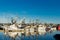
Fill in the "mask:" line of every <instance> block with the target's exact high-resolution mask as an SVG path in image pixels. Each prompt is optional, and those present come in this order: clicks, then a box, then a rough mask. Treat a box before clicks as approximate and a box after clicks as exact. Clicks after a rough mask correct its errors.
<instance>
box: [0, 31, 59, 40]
mask: <svg viewBox="0 0 60 40" xmlns="http://www.w3.org/2000/svg"><path fill="white" fill-rule="evenodd" d="M55 34H60V32H59V31H54V32H52V33H46V34H45V35H30V36H25V35H19V33H18V32H16V33H9V34H7V35H5V34H4V33H3V32H0V40H55V39H54V38H53V36H54V35H55ZM13 35H14V37H11V36H13Z"/></svg>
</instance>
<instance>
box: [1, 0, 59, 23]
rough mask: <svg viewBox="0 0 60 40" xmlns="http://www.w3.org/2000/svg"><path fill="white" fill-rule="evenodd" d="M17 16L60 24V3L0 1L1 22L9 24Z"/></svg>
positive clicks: (24, 0) (19, 0) (25, 0)
mask: <svg viewBox="0 0 60 40" xmlns="http://www.w3.org/2000/svg"><path fill="white" fill-rule="evenodd" d="M15 16H18V17H21V19H22V18H23V17H26V20H28V19H36V18H37V17H38V18H39V20H40V22H47V23H60V1H59V0H0V19H1V20H0V22H7V21H8V20H10V18H11V17H15ZM8 22H9V21H8Z"/></svg>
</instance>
